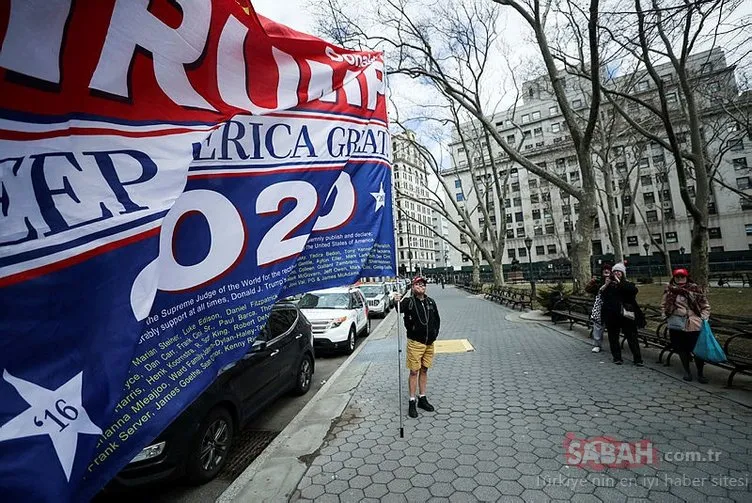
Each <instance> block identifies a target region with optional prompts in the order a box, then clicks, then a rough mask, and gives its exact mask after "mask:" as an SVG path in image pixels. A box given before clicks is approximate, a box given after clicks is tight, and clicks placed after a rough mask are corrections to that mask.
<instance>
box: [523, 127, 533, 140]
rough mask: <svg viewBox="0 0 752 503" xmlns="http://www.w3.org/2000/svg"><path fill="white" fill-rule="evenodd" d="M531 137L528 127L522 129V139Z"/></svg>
mask: <svg viewBox="0 0 752 503" xmlns="http://www.w3.org/2000/svg"><path fill="white" fill-rule="evenodd" d="M532 137H533V135H532V133H531V132H530V130H529V129H528V130H527V131H523V132H522V139H523V140H529V139H530V138H532Z"/></svg>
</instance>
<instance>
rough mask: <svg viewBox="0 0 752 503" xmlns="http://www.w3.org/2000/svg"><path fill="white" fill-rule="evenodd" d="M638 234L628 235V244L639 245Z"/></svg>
mask: <svg viewBox="0 0 752 503" xmlns="http://www.w3.org/2000/svg"><path fill="white" fill-rule="evenodd" d="M638 244H639V243H638V242H637V236H627V246H637V245H638Z"/></svg>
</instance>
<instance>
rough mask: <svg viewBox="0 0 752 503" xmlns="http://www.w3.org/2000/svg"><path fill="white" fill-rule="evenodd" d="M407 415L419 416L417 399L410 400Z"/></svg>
mask: <svg viewBox="0 0 752 503" xmlns="http://www.w3.org/2000/svg"><path fill="white" fill-rule="evenodd" d="M407 415H408V416H410V417H418V409H416V408H415V400H410V406H409V407H408V411H407Z"/></svg>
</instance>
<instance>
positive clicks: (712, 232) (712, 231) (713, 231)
mask: <svg viewBox="0 0 752 503" xmlns="http://www.w3.org/2000/svg"><path fill="white" fill-rule="evenodd" d="M708 237H709V238H710V239H721V228H720V227H709V228H708Z"/></svg>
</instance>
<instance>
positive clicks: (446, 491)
mask: <svg viewBox="0 0 752 503" xmlns="http://www.w3.org/2000/svg"><path fill="white" fill-rule="evenodd" d="M428 290H429V291H428V293H429V295H431V296H433V297H434V298H435V299H436V301H437V303H438V305H439V309H440V311H441V315H442V330H441V335H440V338H442V339H452V338H467V339H469V340H470V342H471V343H472V344H473V346H474V347H475V351H474V352H469V353H459V354H439V355H437V356H436V359H435V366H434V368H433V369H432V370H431V372H430V373H429V389H428V391H429V392H428V396H429V398H430V400H431V402H432V403H433V404H434V405H435V406H436V408H437V412H435V413H426V412H423V411H420V410H419V413H420V416H419V417H418V419H410V418H408V417H407V415H406V414H407V411H406V403H403V409H402V410H403V414H404V427H405V430H404V431H405V438H400V437H399V417H398V403H397V364H398V363H397V354H396V337H394V336H393V335H391V334H387V333H382V334H374V335H377V337H379V336H381V337H384V336H385V335H386V337H385V338H381V339H378V338H374V339H373V340H368V341H367V344H363V345H362V346H361V348H362V349H361V350H360V352H359V353H358V354H357V355H356V356H355V357H354V358H353V359H352V361H351V362H350V364H349V365H348V366H347V368H345V369H343V372H342V376H344V379H345V380H344V381H343V382H344V383H346V384H347V385H346V386H336V383H334V382H330V383H328V384H331V388H330V389H328V390H323V389H322V392H320V393H319V395H321V397H319V396H318V395H317V397H316V398H315V400H316V401H317V402H319V403H322V402H325V401H326V400H335V401H336V400H337V399H338V400H339V402H338V403H340V404H341V406H340V407H337V408H340V409H341V412H342V413H341V414H335V415H332V417H333V418H334V420H333V422H331V428H330V429H329V431H328V433H326V434H325V436H323V439H324V440H323V444H322V445H321V446H320V448H316V447H317V446H314V445H312V444H317V443H320V441H319V442H306V441H305V439H306V437H305V436H304V435H300V431H302V430H298V432H297V433H298V434H297V435H296V432H295V429H296V428H297V427H296V426H295V425H294V424H292V423H291V427H292V428H291V431H290V432H287V431H286V432H283V434H286V437H287V438H288V442H287V444H286V445H287V446H288V447H290V446H292V447H294V445H293V444H295V443H296V442H300V443H302V444H306V445H303V448H302V450H301V449H298V452H305V454H307V455H302V454H301V455H298V456H297V457H296V458H293V459H294V460H295V461H297V463H298V464H296V465H295V468H294V469H288V470H286V471H284V470H283V473H279V474H278V475H279V476H278V477H277V479H284V482H283V483H278V484H277V485H276V486H275V488H274V491H271V492H270V491H269V488H270V486H274V485H275V482H274V480H273V479H274V477H270V474H273V473H274V469H273V466H274V465H269V464H268V463H266V465H265V462H264V460H261V461H260V462H259V463H258V464H257V463H254V465H252V466H251V467H250V468H249V473H248V474H247V475H246V474H244V475H246V476H245V478H243V480H239V481H238V482H237V483H236V484H233V486H234V487H231V488H230V489H228V492H226V493H225V495H223V497H222V498H221V499H220V500H221V501H231V500H235V501H262V500H263V501H268V500H280V501H284V500H286V499H288V497H289V498H290V500H292V501H314V500H315V501H316V502H317V503H319V502H326V501H343V502H345V501H353V502H359V501H416V502H423V501H428V500H436V501H520V502H522V501H524V502H536V501H541V502H543V501H551V500H554V499H559V500H572V499H576V501H579V502H587V501H593V502H597V501H603V502H611V501H614V502H627V501H638V500H644V501H666V502H669V501H676V502H680V501H708V499H709V498H712V501H744V502H748V501H752V492H751V489H752V487H751V486H750V471H752V410H750V409H748V408H745V407H743V406H741V405H739V404H738V403H735V402H732V401H729V400H726V399H724V398H722V397H719V396H717V395H715V394H713V393H712V392H708V391H705V390H703V389H700V388H697V387H693V386H691V385H688V384H687V383H685V382H683V381H681V380H678V379H676V378H674V377H673V376H670V375H667V374H665V373H661V372H657V371H655V370H653V369H650V368H636V367H633V366H632V365H629V364H625V365H623V366H616V365H613V364H611V362H610V357H609V356H608V355H607V354H606V353H601V354H593V353H590V352H589V351H587V348H586V346H585V345H584V344H583V343H582V341H580V340H577V339H575V338H572V337H570V336H568V335H565V334H562V333H559V332H558V331H556V330H553V329H551V328H548V327H546V326H543V325H542V324H539V323H534V322H532V323H531V322H529V321H521V320H520V321H514V319H515V318H514V317H510V316H509V315H510V313H513V311H512V310H510V309H507V308H505V307H502V306H499V305H497V304H494V303H492V302H488V301H485V300H483V299H481V298H480V297H475V296H470V295H468V294H466V293H465V292H463V291H461V290H459V289H454V288H447V289H445V290H442V289H441V288H440V287H437V286H436V285H430V286H429V289H428ZM392 316H393V315H392ZM508 318H509V319H508ZM387 321H391V323H386V322H385V323H384V324H383V325H385V326H386V325H390V324H391V325H393V323H394V321H392V320H387ZM626 354H627V356H628V350H627V353H626ZM400 363H401V364H402V365H404V363H403V362H400ZM406 377H407V374H406V372H405V373H404V374H403V378H404V385H403V387H405V388H406ZM333 380H334V379H333ZM339 380H340V379H339V378H338V379H337V381H339ZM332 393H334V394H332ZM405 395H406V393H403V401H404V400H406V398H405ZM333 397H334V398H333ZM337 397H338V398H337ZM349 397H351V398H349ZM346 400H349V401H346ZM312 402H313V401H312ZM345 403H346V405H345ZM309 405H311V406H312V408H315V407H316V404H313V403H312V404H309ZM305 412H306V411H305V409H304V411H303V412H302V413H301V416H304V415H305V414H304V413H305ZM335 412H339V411H335ZM296 419H298V418H296ZM568 433H570V434H573V435H574V436H575V437H576V438H578V439H591V438H593V437H601V436H604V435H605V436H610V437H612V438H614V439H617V440H624V441H630V442H636V441H640V440H645V439H648V440H650V441H652V443H653V446H654V447H655V448H656V449H657V451H658V453H660V455H657V456H656V457H657V458H661V459H660V461H659V462H658V463H657V464H652V465H649V466H641V467H635V468H631V469H626V468H623V469H616V468H605V469H603V470H600V471H599V470H595V469H594V468H580V467H579V466H568V465H566V464H565V458H564V440H565V438H566V437H565V435H567V434H568ZM316 436H317V435H314V437H316ZM280 437H282V435H280ZM294 438H297V439H298V440H293V441H289V440H290V439H294ZM281 442H283V441H281ZM708 449H712V450H713V451H718V452H719V455H718V460H717V461H713V462H689V461H675V460H673V459H678V458H680V457H681V456H677V453H678V454H682V455H683V454H684V453H689V452H695V451H697V452H702V453H707V452H708ZM273 450H274V451H277V450H278V449H273ZM669 454H672V455H673V456H674V457H673V459H672V460H671V461H668V460H666V459H665V458H664V456H666V455H669ZM269 456H270V457H272V458H273V457H274V456H275V454H273V453H272V454H270V455H269ZM265 466H266V468H267V470H266V471H265V472H264V467H265ZM288 466H289V465H288ZM270 467H271V468H270ZM260 474H262V475H263V476H261V475H260ZM264 474H265V475H264ZM301 477H302V478H301ZM241 478H242V477H241ZM298 481H299V482H298ZM265 490H266V491H265Z"/></svg>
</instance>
